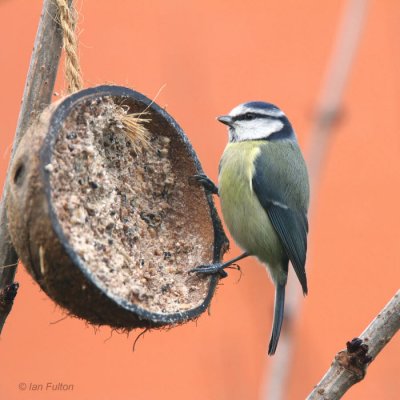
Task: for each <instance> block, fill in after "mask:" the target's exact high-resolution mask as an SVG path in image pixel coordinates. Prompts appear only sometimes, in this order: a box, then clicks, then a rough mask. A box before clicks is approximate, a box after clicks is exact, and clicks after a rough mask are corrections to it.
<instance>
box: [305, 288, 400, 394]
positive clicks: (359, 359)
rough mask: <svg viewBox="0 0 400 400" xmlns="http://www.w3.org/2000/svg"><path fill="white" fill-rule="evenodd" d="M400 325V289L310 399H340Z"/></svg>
mask: <svg viewBox="0 0 400 400" xmlns="http://www.w3.org/2000/svg"><path fill="white" fill-rule="evenodd" d="M399 329H400V291H398V292H397V293H396V294H395V296H394V297H393V298H392V299H391V300H390V301H389V303H388V304H387V305H386V306H385V307H384V309H383V310H382V311H381V312H380V313H379V314H378V315H377V316H376V317H375V319H374V320H373V321H372V322H371V323H370V324H369V326H368V327H367V329H365V331H364V332H363V333H362V334H361V335H360V339H358V338H356V339H353V340H352V341H351V342H348V343H347V350H343V351H340V352H339V353H338V354H336V357H335V359H334V360H333V363H332V365H331V367H330V368H329V370H328V372H327V373H326V374H325V375H324V377H323V378H322V380H321V381H320V382H319V383H318V385H317V386H315V388H314V389H313V391H312V392H311V393H310V395H309V396H308V397H307V400H337V399H340V398H341V397H342V396H343V395H344V394H345V393H346V392H347V391H348V390H349V389H350V388H351V386H353V385H354V384H356V383H358V382H360V381H361V380H363V379H364V377H365V374H366V372H367V367H368V366H369V364H370V363H371V362H372V361H373V360H374V359H375V357H376V356H377V355H378V354H379V353H380V352H381V350H382V349H383V348H384V347H385V346H386V345H387V344H388V343H389V341H390V340H391V339H392V337H393V336H394V335H395V334H396V332H397V331H398V330H399Z"/></svg>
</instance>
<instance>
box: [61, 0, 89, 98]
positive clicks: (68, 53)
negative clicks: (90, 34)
mask: <svg viewBox="0 0 400 400" xmlns="http://www.w3.org/2000/svg"><path fill="white" fill-rule="evenodd" d="M55 1H56V3H57V6H58V9H59V16H60V21H59V23H60V26H61V29H62V31H63V47H64V50H65V78H66V81H67V85H68V88H67V90H68V92H69V93H73V92H77V91H78V90H81V89H82V87H83V81H82V75H81V67H80V65H79V57H78V40H77V38H76V34H75V25H76V21H77V15H78V14H77V12H76V10H75V8H74V4H73V0H72V2H71V6H70V7H69V6H68V3H67V0H55Z"/></svg>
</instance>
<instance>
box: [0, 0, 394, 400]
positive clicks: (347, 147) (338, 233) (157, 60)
mask: <svg viewBox="0 0 400 400" xmlns="http://www.w3.org/2000/svg"><path fill="white" fill-rule="evenodd" d="M343 5H344V1H335V0H327V1H319V0H304V1H301V2H299V1H295V0H284V1H279V2H278V1H266V0H253V1H251V2H247V3H246V2H243V1H237V0H230V1H225V0H220V1H218V2H216V1H211V0H206V1H204V0H203V1H191V2H187V1H183V0H182V1H178V0H171V1H167V2H165V1H162V0H153V1H148V2H133V1H123V0H119V1H118V0H117V1H113V2H110V1H104V0H103V1H101V0H97V1H95V0H85V1H81V2H79V4H78V9H79V13H80V56H81V62H82V69H83V72H84V78H85V82H86V85H87V86H91V85H96V84H100V83H105V82H112V83H119V84H123V85H127V86H130V87H132V88H135V89H137V90H139V91H141V92H143V93H144V94H146V95H147V96H149V97H153V96H155V94H156V93H157V91H158V90H159V88H160V87H161V86H162V85H164V84H167V86H166V87H165V88H164V90H163V91H162V93H161V94H160V96H159V97H158V99H157V102H158V103H159V104H160V105H163V106H164V105H166V106H167V109H168V111H169V112H170V113H171V114H172V115H173V116H174V117H175V118H176V119H177V121H178V122H179V123H180V124H181V126H182V127H183V128H184V130H185V131H186V133H187V135H188V136H189V138H190V140H191V141H192V143H193V145H194V147H195V149H196V151H197V152H198V155H199V157H200V160H201V161H202V163H203V167H204V169H205V170H206V172H207V173H208V174H209V175H210V176H211V177H212V178H214V179H215V178H216V174H217V166H218V160H219V156H220V154H221V152H222V150H223V148H224V146H225V142H226V132H225V129H224V128H223V127H222V126H220V125H219V124H217V123H216V121H215V116H216V115H218V114H221V113H225V112H227V111H229V110H230V109H231V108H232V107H233V106H235V105H236V104H238V103H239V102H242V101H247V100H258V99H260V100H266V101H271V102H274V103H276V104H278V105H280V106H281V107H282V108H283V109H284V110H285V112H286V113H287V114H288V115H289V117H290V119H291V121H292V123H293V125H294V126H295V128H296V131H297V134H298V136H299V140H300V143H301V145H302V146H303V148H305V147H306V144H307V143H308V139H309V137H308V136H307V133H308V132H309V130H310V126H311V117H312V115H313V111H314V107H315V101H316V99H317V96H318V93H319V90H320V87H321V84H322V81H323V76H324V71H325V67H326V65H327V60H329V56H330V52H331V49H332V43H333V39H334V35H335V32H336V29H337V24H338V20H339V17H340V15H341V12H342V11H343ZM40 8H41V2H40V1H26V0H0V37H1V38H2V40H1V44H0V87H1V89H2V96H1V99H2V102H1V108H0V164H1V166H0V183H1V184H2V182H3V181H4V176H5V170H6V167H7V163H8V158H9V154H10V145H11V143H12V137H13V134H14V130H15V126H16V121H17V116H18V109H19V104H20V99H21V96H22V92H23V86H24V81H25V76H26V72H27V68H28V63H29V58H30V53H31V50H32V45H33V40H34V36H35V32H36V27H37V22H38V17H39V14H40ZM399 20H400V3H399V2H397V1H395V0H386V1H377V0H376V1H371V6H370V8H369V13H368V19H367V22H366V27H365V31H364V35H363V38H362V41H361V45H360V48H359V51H358V52H357V55H356V58H355V63H354V66H353V70H352V73H351V77H350V82H349V85H348V87H347V89H346V92H345V99H344V107H345V108H344V111H345V113H344V118H343V121H342V123H341V125H340V126H339V127H338V129H337V130H336V132H335V134H334V136H333V138H332V141H331V148H330V150H329V154H328V155H327V160H326V165H325V169H324V171H323V173H322V180H321V182H320V186H319V187H318V188H317V190H316V197H315V199H314V201H315V202H314V205H315V209H314V213H313V220H312V221H311V235H310V252H309V262H308V269H309V287H310V294H309V296H308V297H307V298H306V299H304V300H302V303H303V304H302V307H301V310H300V313H299V316H298V320H297V323H296V326H295V330H296V332H297V336H296V341H295V343H294V347H295V350H294V358H293V361H292V364H291V371H290V372H291V375H290V383H289V387H288V391H289V392H288V396H287V398H288V399H301V398H304V397H305V395H306V394H307V393H308V392H309V391H310V390H311V388H312V386H313V385H314V384H316V383H317V382H318V380H319V379H320V378H321V376H322V375H323V373H324V371H325V370H326V368H327V367H328V366H329V364H330V362H331V360H332V358H333V355H334V354H335V352H336V351H338V350H339V349H340V348H342V347H343V346H344V343H345V342H346V341H347V340H349V339H351V338H352V337H354V336H356V335H357V334H359V333H360V332H361V331H362V330H363V329H364V328H365V327H366V325H367V324H368V323H369V321H370V320H371V318H372V317H373V316H374V315H375V314H377V312H378V310H380V309H381V308H382V307H383V305H384V304H385V303H386V302H387V301H388V300H389V298H391V297H392V295H393V294H394V292H395V291H396V290H397V288H398V286H399V278H400V269H399V264H400V256H399V254H400V253H399V251H398V248H399V231H398V227H399V226H400V209H399V207H398V205H399V203H400V189H399V178H400V162H399V156H400V135H399V126H400V121H399V119H400V117H399V115H400V114H399V112H398V109H399V103H400V101H399V100H400V99H399V97H400V74H399V68H400V44H399V41H398V37H399V36H400V24H399V23H398V22H399ZM63 87H64V84H63V80H62V79H59V82H58V83H57V88H56V90H57V91H58V92H62V91H63ZM231 254H232V255H236V254H238V249H237V248H236V247H235V246H232V250H231ZM241 266H242V270H243V276H242V279H241V280H240V282H237V278H238V275H237V273H236V272H234V271H232V272H231V273H230V277H229V278H228V279H226V280H224V281H223V285H222V286H221V287H220V288H219V290H218V293H217V295H216V296H215V298H214V300H213V303H212V309H211V316H209V315H203V316H202V317H201V318H200V319H199V320H198V322H197V323H189V324H187V325H185V326H182V327H179V328H176V329H172V330H170V331H162V332H151V333H147V334H146V335H145V336H144V337H143V338H141V339H140V340H139V342H138V345H137V348H136V351H135V352H134V353H133V352H132V344H133V342H134V339H135V337H136V335H137V332H133V333H132V334H131V335H129V336H128V337H127V336H126V335H119V334H116V333H114V334H112V336H111V332H110V329H108V328H101V329H99V330H95V329H93V328H92V327H90V326H87V325H86V324H85V323H84V322H83V321H79V320H76V319H71V318H66V319H63V320H61V321H59V320H60V319H62V318H63V316H64V314H63V312H62V311H61V310H60V309H59V308H58V307H57V306H55V305H54V304H53V303H52V302H51V301H50V300H49V299H48V298H47V297H46V295H45V294H44V293H42V292H40V290H39V288H38V286H37V285H36V284H34V283H33V282H32V280H31V278H30V277H28V276H27V274H26V273H25V271H24V269H23V267H20V268H19V269H18V274H17V279H18V281H19V282H20V283H21V288H20V292H19V294H18V297H17V299H16V302H15V306H14V309H13V312H12V314H11V315H10V317H9V319H8V321H7V324H6V327H5V329H4V333H3V335H2V337H1V340H0V352H1V357H0V396H1V398H2V399H7V400H8V399H10V400H19V399H28V398H29V399H35V398H37V399H39V398H40V399H41V400H44V399H58V398H64V399H67V398H68V399H69V398H71V399H75V400H83V399H94V398H96V399H98V400H106V399H111V398H116V399H121V400H124V399H135V400H141V399H143V400H144V399H159V398H163V399H193V400H205V399H210V400H213V399H215V400H217V399H218V400H221V399H232V400H235V399H238V400H239V399H250V400H253V399H259V398H261V393H262V391H263V389H262V388H263V385H264V380H265V376H266V373H267V372H268V367H269V361H270V360H269V358H268V357H267V356H266V351H267V344H268V340H269V333H270V326H271V319H272V301H273V287H272V285H271V283H270V282H269V281H268V278H267V276H266V274H265V271H264V270H263V268H261V267H260V266H259V265H258V264H257V262H256V261H255V260H248V261H244V262H242V263H241ZM56 321H59V322H57V323H54V322H56ZM107 339H109V340H107ZM278 352H279V347H278ZM399 354H400V338H399V337H396V338H395V339H394V340H393V342H392V343H390V344H389V345H388V346H387V348H386V349H385V350H384V351H383V353H382V354H381V355H380V356H379V357H378V358H377V360H376V361H375V362H374V363H373V364H372V366H371V367H370V369H369V371H368V375H367V377H366V380H365V381H364V382H362V383H361V384H359V385H357V386H356V387H354V388H353V389H351V391H350V392H349V393H348V395H347V397H346V398H347V399H352V400H354V399H397V398H398V395H399V393H400V383H399V379H398V358H399ZM20 382H25V383H27V384H29V383H36V384H40V383H44V384H46V382H55V383H58V382H63V383H66V384H73V385H74V390H73V391H72V392H65V393H54V392H40V393H34V392H32V391H31V392H29V393H27V392H22V391H21V390H19V389H18V384H19V383H20Z"/></svg>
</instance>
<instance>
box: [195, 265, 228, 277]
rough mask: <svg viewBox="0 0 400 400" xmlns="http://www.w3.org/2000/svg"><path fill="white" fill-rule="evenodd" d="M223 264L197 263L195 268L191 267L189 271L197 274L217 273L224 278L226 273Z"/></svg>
mask: <svg viewBox="0 0 400 400" xmlns="http://www.w3.org/2000/svg"><path fill="white" fill-rule="evenodd" d="M224 268H226V267H225V266H224V264H221V263H215V264H210V265H199V266H198V267H196V268H193V269H191V270H189V274H190V273H196V274H197V275H215V274H219V276H220V277H221V279H222V278H226V277H227V276H228V274H227V273H226V272H225V270H224Z"/></svg>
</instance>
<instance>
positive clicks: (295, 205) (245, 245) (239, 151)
mask: <svg viewBox="0 0 400 400" xmlns="http://www.w3.org/2000/svg"><path fill="white" fill-rule="evenodd" d="M218 120H219V121H220V122H222V123H223V124H225V125H227V126H228V132H229V142H228V144H227V146H226V148H225V151H224V153H223V155H222V158H221V161H220V165H219V179H218V180H219V182H218V183H219V186H218V187H217V186H216V185H215V184H214V183H213V182H212V181H211V180H210V179H209V178H208V177H206V176H205V175H200V176H197V177H196V179H197V180H198V181H199V182H200V183H201V184H202V185H203V186H204V187H205V189H206V190H208V191H210V192H212V193H214V194H218V195H219V196H220V200H221V208H222V214H223V217H224V221H225V223H226V226H227V227H228V229H229V231H230V233H231V235H232V237H233V239H234V240H235V241H236V243H237V244H238V245H239V246H240V247H241V248H242V249H243V250H244V253H243V254H241V255H240V256H238V257H236V258H234V259H232V260H229V261H227V262H225V263H223V264H213V265H202V266H199V267H197V268H194V269H193V270H192V271H194V272H196V273H199V274H215V273H220V274H221V275H222V276H224V275H226V273H225V271H224V268H227V267H229V266H230V265H232V264H233V263H235V262H236V261H238V260H240V259H242V258H245V257H247V256H255V257H257V258H258V259H259V260H260V261H261V262H262V263H263V264H265V265H266V266H267V270H268V272H269V275H270V277H271V279H272V281H273V283H274V284H275V308H274V320H273V326H272V334H271V339H270V343H269V348H268V354H269V355H272V354H274V353H275V351H276V347H277V345H278V340H279V335H280V332H281V327H282V322H283V310H284V302H285V286H286V282H287V276H288V266H289V261H290V262H291V265H292V266H293V268H294V271H295V273H296V275H297V277H298V279H299V281H300V284H301V287H302V289H303V293H304V295H306V294H307V278H306V272H305V263H306V252H307V234H308V220H307V212H308V206H309V195H310V194H309V192H310V190H309V182H308V174H307V168H306V164H305V162H304V159H303V156H302V154H301V151H300V148H299V146H298V143H297V139H296V135H295V133H294V131H293V128H292V126H291V124H290V122H289V120H288V118H287V117H286V115H285V114H284V113H283V112H282V111H281V110H280V109H279V108H278V107H276V106H274V105H273V104H270V103H264V102H249V103H244V104H240V105H239V106H237V107H235V108H234V109H233V110H232V111H231V112H230V113H229V115H225V116H221V117H219V118H218Z"/></svg>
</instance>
